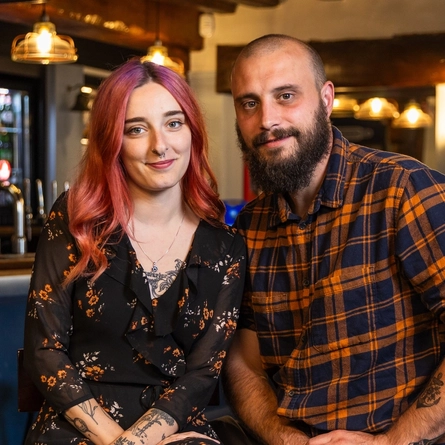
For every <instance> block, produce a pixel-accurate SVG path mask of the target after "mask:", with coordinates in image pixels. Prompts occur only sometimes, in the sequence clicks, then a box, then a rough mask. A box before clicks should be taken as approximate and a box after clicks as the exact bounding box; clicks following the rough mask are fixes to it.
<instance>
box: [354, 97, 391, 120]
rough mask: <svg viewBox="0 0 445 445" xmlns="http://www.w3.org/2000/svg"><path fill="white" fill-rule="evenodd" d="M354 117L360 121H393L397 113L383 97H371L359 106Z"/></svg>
mask: <svg viewBox="0 0 445 445" xmlns="http://www.w3.org/2000/svg"><path fill="white" fill-rule="evenodd" d="M354 117H355V118H356V119H361V120H381V119H395V118H397V117H399V112H398V111H397V107H396V106H395V105H394V104H393V103H391V102H389V101H388V100H387V99H385V98H384V97H372V98H371V99H368V100H367V101H365V102H364V103H363V104H361V105H360V107H359V109H358V110H357V111H356V112H355V113H354Z"/></svg>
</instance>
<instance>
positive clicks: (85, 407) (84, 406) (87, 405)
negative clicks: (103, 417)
mask: <svg viewBox="0 0 445 445" xmlns="http://www.w3.org/2000/svg"><path fill="white" fill-rule="evenodd" d="M79 408H80V409H81V410H82V411H83V412H84V413H85V414H87V415H88V416H90V417H91V419H92V420H94V422H95V424H96V425H97V424H98V423H97V422H96V419H95V418H94V413H95V412H96V409H97V408H99V407H98V406H97V405H96V406H94V407H93V406H92V405H91V401H89V400H87V401H86V402H82V403H80V404H79Z"/></svg>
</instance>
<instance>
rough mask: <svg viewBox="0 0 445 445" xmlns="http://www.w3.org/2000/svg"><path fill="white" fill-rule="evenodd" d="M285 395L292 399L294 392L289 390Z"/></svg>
mask: <svg viewBox="0 0 445 445" xmlns="http://www.w3.org/2000/svg"><path fill="white" fill-rule="evenodd" d="M287 395H288V396H289V397H293V396H294V395H295V391H293V390H292V389H291V390H289V391H288V392H287Z"/></svg>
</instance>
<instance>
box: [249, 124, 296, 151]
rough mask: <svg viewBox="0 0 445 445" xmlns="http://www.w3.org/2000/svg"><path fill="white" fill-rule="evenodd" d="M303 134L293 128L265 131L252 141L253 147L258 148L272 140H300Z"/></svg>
mask: <svg viewBox="0 0 445 445" xmlns="http://www.w3.org/2000/svg"><path fill="white" fill-rule="evenodd" d="M300 134H301V132H300V131H299V130H298V129H296V128H295V127H291V128H286V129H285V128H274V129H273V130H271V131H263V132H262V133H260V134H258V135H257V136H255V137H254V139H253V140H252V145H253V147H254V148H258V147H259V146H260V145H263V144H265V143H266V142H268V141H269V140H271V139H275V140H280V139H285V138H288V137H294V138H296V139H298V138H299V137H300Z"/></svg>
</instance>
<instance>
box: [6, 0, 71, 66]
mask: <svg viewBox="0 0 445 445" xmlns="http://www.w3.org/2000/svg"><path fill="white" fill-rule="evenodd" d="M42 6H43V11H42V16H41V17H40V21H39V22H37V23H35V24H34V28H33V32H28V33H27V34H21V35H19V36H17V37H16V38H15V39H14V41H13V42H12V47H11V59H12V60H13V61H14V62H23V63H38V64H43V65H48V64H54V63H73V62H76V61H77V54H76V53H77V49H76V47H75V46H74V42H73V39H72V38H71V37H69V36H63V35H58V34H57V33H56V26H55V25H54V23H52V22H50V21H49V17H48V15H47V14H46V4H45V3H43V4H42Z"/></svg>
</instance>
